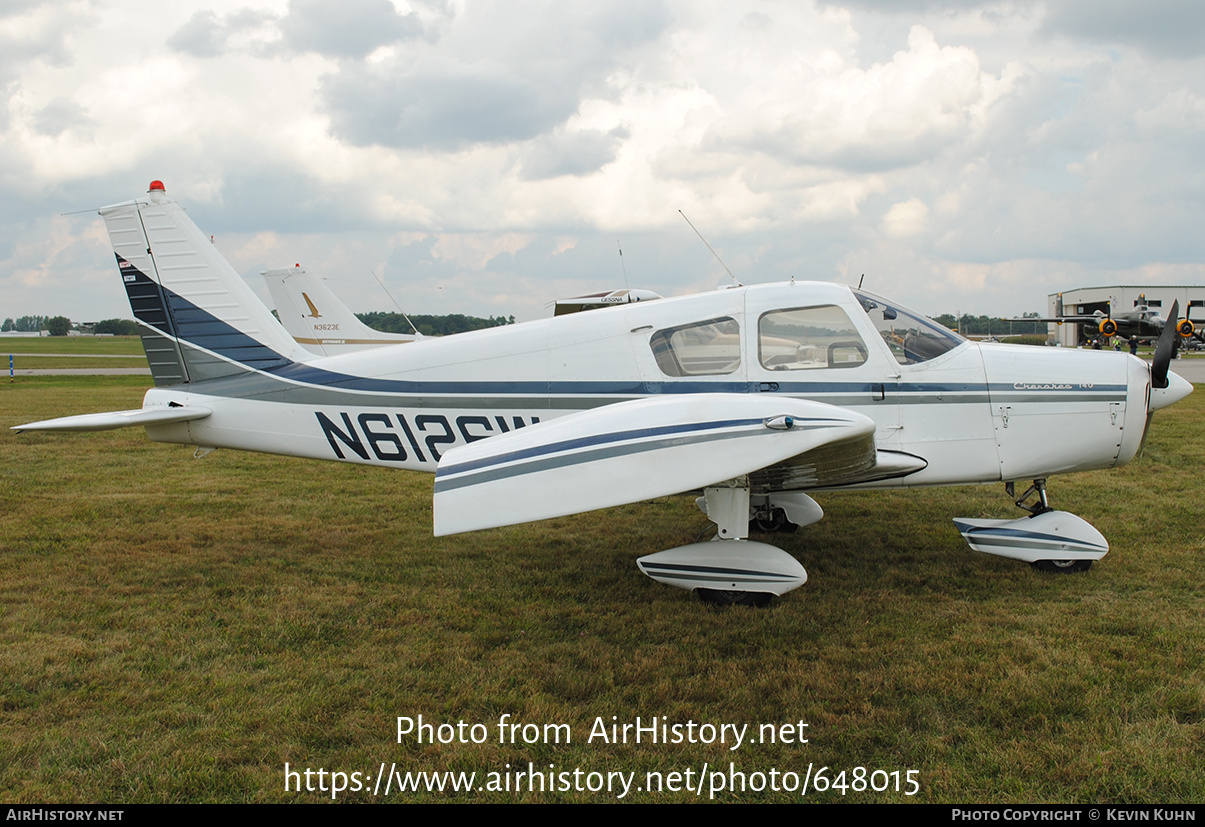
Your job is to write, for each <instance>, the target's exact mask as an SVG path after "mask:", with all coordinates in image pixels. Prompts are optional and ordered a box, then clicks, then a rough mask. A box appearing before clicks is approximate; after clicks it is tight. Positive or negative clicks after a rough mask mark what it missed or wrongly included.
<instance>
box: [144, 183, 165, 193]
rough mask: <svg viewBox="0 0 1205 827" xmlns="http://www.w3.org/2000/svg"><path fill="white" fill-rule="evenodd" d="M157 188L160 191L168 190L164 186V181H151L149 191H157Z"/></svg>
mask: <svg viewBox="0 0 1205 827" xmlns="http://www.w3.org/2000/svg"><path fill="white" fill-rule="evenodd" d="M156 190H158V191H159V192H166V191H167V190H166V188H165V187H164V186H163V182H162V181H151V186H150V187H149V188H148V189H147V192H155V191H156Z"/></svg>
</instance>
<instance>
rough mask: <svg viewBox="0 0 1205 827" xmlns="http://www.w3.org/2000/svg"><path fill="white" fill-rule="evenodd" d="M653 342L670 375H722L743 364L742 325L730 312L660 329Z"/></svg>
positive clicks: (660, 362) (652, 344)
mask: <svg viewBox="0 0 1205 827" xmlns="http://www.w3.org/2000/svg"><path fill="white" fill-rule="evenodd" d="M649 345H650V346H651V347H652V349H653V356H654V357H655V358H656V359H657V367H659V368H661V372H662V373H664V374H665V375H666V376H706V375H721V374H727V373H735V372H736V371H737V370H738V369H739V368H740V366H741V329H740V325H738V324H737V321H736V319H733V318H732V317H730V316H723V317H721V318H718V319H708V320H707V321H705V322H695V323H694V324H686V325H681V326H679V327H670V328H666V329H665V330H659V331H657V332H656V333H654V334H653V336H652V338H651V339H650V340H649Z"/></svg>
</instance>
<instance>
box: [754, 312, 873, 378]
mask: <svg viewBox="0 0 1205 827" xmlns="http://www.w3.org/2000/svg"><path fill="white" fill-rule="evenodd" d="M757 350H758V358H759V359H760V360H761V364H762V367H764V368H766V369H768V370H815V369H818V368H856V367H858V366H859V365H862V364H865V363H866V343H865V342H864V341H863V340H862V337H861V335H859V334H858V331H857V329H856V328H855V327H854V325H853V322H851V321H850V320H849V316H848V315H847V314H846V313H845V311H844V310H842V309H841V308H840V307H836V306H834V305H825V306H822V307H799V308H795V309H794V310H774V311H771V312H769V313H766V314H765V315H764V316H762V317H761V320H760V321H759V322H758V330H757Z"/></svg>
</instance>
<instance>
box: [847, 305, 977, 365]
mask: <svg viewBox="0 0 1205 827" xmlns="http://www.w3.org/2000/svg"><path fill="white" fill-rule="evenodd" d="M854 295H855V296H857V297H858V301H859V302H861V303H862V309H863V310H865V311H866V315H867V316H869V317H870V320H871V321H872V322H873V323H874V326H875V327H876V328H878V331H879V335H880V336H882V337H883V341H884V342H886V343H887V347H888V348H890V349H891V354H892V355H893V356H895V360H896V361H897V362H899V363H900V364H901V365H915V364H918V363H920V362H927V361H929V360H930V359H933V358H935V357H938V356H940V355H942V354H943V353H946V352H948V351H951V350H953V349H954V348H956V347H958V346H959V345H961V344H962V343H963V342H965V341H966V339H964V338H962V337H961V336H959V335H958V334H957V333H955V332H954V331H952V330H949V329H947V328H944V327H942V326H941V325H939V324H938V323H937V322H935V321H933V320H932V319H927V318H925V317H924V316H922V315H920V314H919V313H914V312H912V311H911V310H907V309H905V308H903V307H900V306H899V305H898V304H894V303H892V302H889V301H887V299H884V298H882V297H880V296H876V295H874V294H873V293H863V292H862V291H861V290H855V291H854Z"/></svg>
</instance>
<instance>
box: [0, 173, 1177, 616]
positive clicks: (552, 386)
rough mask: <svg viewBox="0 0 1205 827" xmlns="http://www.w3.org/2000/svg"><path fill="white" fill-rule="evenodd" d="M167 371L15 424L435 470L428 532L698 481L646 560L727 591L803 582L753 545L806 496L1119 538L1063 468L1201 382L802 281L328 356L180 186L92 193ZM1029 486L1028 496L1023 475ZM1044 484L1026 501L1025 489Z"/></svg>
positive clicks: (815, 509)
mask: <svg viewBox="0 0 1205 827" xmlns="http://www.w3.org/2000/svg"><path fill="white" fill-rule="evenodd" d="M100 214H101V215H102V216H103V217H104V220H105V224H106V226H107V227H108V231H109V236H110V238H111V240H112V242H113V249H114V251H115V253H116V257H117V265H118V269H119V272H120V273H121V278H122V283H123V284H124V285H125V288H126V293H127V296H128V298H129V301H130V306H131V307H132V308H133V311H134V315H135V316H136V318H137V319H138V322H139V323H140V324H141V326H142V329H143V333H142V339H143V344H144V345H145V348H146V352H147V358H148V360H149V362H150V366H151V371H152V374H153V375H154V379H155V387H154V388H152V389H151V390H149V391H147V394H146V397H145V399H144V400H143V406H142V408H140V409H139V410H136V411H121V412H116V413H102V414H87V415H84V416H71V417H66V418H63V419H55V420H49V421H46V422H35V423H31V424H28V425H22V426H18V428H17V429H16V430H19V431H20V430H63V431H89V430H101V429H106V428H120V427H125V426H129V425H142V426H145V427H146V430H147V434H148V435H149V436H150V438H151V439H153V440H156V441H159V442H174V443H183V444H189V445H196V446H198V447H200V448H204V449H212V448H238V449H242V450H248V451H263V452H267V453H274V454H284V455H289V456H300V457H311V458H314V459H327V460H337V461H343V462H355V463H362V464H368V465H382V466H387V467H393V468H409V469H414V470H419V471H434V472H435V474H436V476H435V509H434V511H435V533H436V534H437V535H446V534H455V533H457V532H462V531H472V530H477V529H485V528H491V527H495V526H502V525H509V524H513V523H521V522H526V521H530V520H540V519H544V518H548V517H556V516H561V515H567V514H576V513H580V512H584V511H589V510H592V509H597V508H604V507H608V506H614V505H619V504H622V503H630V502H636V501H639V500H644V499H648V498H651V497H661V496H665V495H669V494H677V493H682V492H701V496H699V497H698V502H699V505H700V507H701V508H702V509H703V510H704V511H705V512H706V514H707V516H708V518H709V519H710V520H711V521H713V522H714V523H715V524H716V531H717V534H716V539H715V540H714V541H712V542H704V543H696V544H694V545H688V546H684V547H681V548H676V549H671V550H669V551H663V552H660V553H657V554H652V555H650V556H647V557H643V558H641V559H640V560H639V561H638V565H639V567H640V569H641V570H642V571H643V572H645V573H646V574H648V575H649V576H651V577H653V578H655V579H657V580H659V581H661V582H663V583H668V584H670V585H674V586H679V587H682V588H686V589H691V590H699V591H700V593H701V594H702V595H704V596H705V597H708V598H710V599H713V600H717V601H720V602H749V603H762V602H765V601H767V600H768V599H769V598H770V596H772V595H780V594H782V593H784V592H786V591H788V590H790V589H793V588H795V587H797V586H800V585H802V584H803V583H804V582H805V581H806V579H807V574H806V572H805V571H804V569H803V567H802V566H801V565H799V563H798V562H797V561H796V560H795V559H794V558H793V557H791V556H790V555H788V554H787V553H786V552H784V551H782V550H781V549H778V548H775V547H774V546H772V545H768V544H766V543H758V542H751V541H750V540H749V539H748V534H749V526H750V522H751V521H753V522H754V523H756V524H757V525H759V526H760V527H762V528H763V529H768V528H774V527H789V526H791V525H796V526H798V525H807V524H810V523H813V522H815V521H816V520H819V519H820V518H821V517H822V516H823V511H822V510H821V508H820V506H819V505H817V504H816V502H815V501H814V500H813V499H812V498H811V497H810V496H809V492H814V491H822V490H831V489H838V488H862V489H867V488H869V489H873V488H893V487H912V486H917V487H921V486H939V485H959V484H964V483H985V482H992V481H999V482H1004V483H1006V485H1007V488H1008V490H1009V492H1010V494H1013V496H1014V499H1016V500H1017V504H1018V505H1020V506H1022V507H1023V508H1025V509H1026V511H1027V514H1026V516H1023V517H1021V518H1019V519H1016V520H957V521H956V522H957V524H958V527H959V529H960V530H961V531H962V532H963V534H964V536H965V537H966V539H967V541H968V543H970V545H971V546H972V548H976V549H978V550H980V551H985V552H988V553H991V554H997V555H1003V556H1005V557H1012V558H1015V559H1018V560H1023V561H1027V562H1031V563H1035V564H1039V565H1040V566H1042V567H1044V568H1050V569H1054V570H1059V571H1070V570H1076V569H1082V568H1086V567H1087V566H1090V565H1091V561H1093V560H1096V559H1099V558H1100V557H1102V556H1103V555H1104V554H1105V553H1106V551H1108V545H1107V543H1106V542H1105V540H1104V538H1103V537H1101V536H1100V534H1099V533H1098V532H1097V531H1096V530H1095V529H1093V528H1092V527H1091V526H1090V525H1088V524H1087V523H1086V522H1084V521H1083V520H1081V519H1079V518H1078V517H1076V516H1074V515H1072V514H1067V513H1066V512H1060V511H1054V510H1053V509H1051V508H1050V506H1049V504H1048V501H1047V490H1046V481H1047V479H1048V478H1049V477H1051V476H1054V475H1056V474H1061V473H1069V472H1073V471H1086V470H1091V469H1097V468H1111V467H1114V466H1119V465H1123V464H1125V463H1127V462H1129V461H1130V460H1131V459H1133V458H1134V456H1135V455H1136V454H1137V453H1138V450H1139V447H1140V446H1141V445H1142V441H1143V437H1144V436H1145V434H1146V430H1147V428H1148V427H1149V424H1150V414H1151V412H1152V411H1155V410H1157V409H1159V408H1162V407H1164V406H1166V405H1170V404H1172V403H1173V402H1176V401H1177V400H1179V399H1181V398H1183V397H1184V396H1185V395H1187V394H1188V393H1190V392H1191V390H1192V386H1191V385H1189V384H1188V383H1187V382H1186V381H1184V380H1183V379H1181V378H1180V377H1179V376H1176V375H1175V374H1174V373H1171V372H1169V371H1168V365H1169V363H1170V360H1171V357H1172V355H1173V354H1174V350H1175V345H1176V340H1175V332H1174V329H1175V313H1176V311H1175V310H1173V315H1172V324H1171V325H1168V326H1167V327H1166V328H1165V330H1164V340H1165V341H1161V343H1160V347H1159V349H1158V355H1157V356H1156V359H1155V364H1154V366H1153V368H1148V366H1147V365H1146V364H1145V363H1144V362H1142V361H1140V360H1138V359H1136V358H1134V357H1131V356H1130V355H1128V354H1125V353H1115V352H1108V351H1072V350H1064V349H1053V348H1032V347H1022V346H1009V345H999V344H986V343H975V342H970V341H967V340H966V339H963V338H962V337H960V336H958V335H956V334H954V333H952V332H950V331H949V330H946V329H945V328H943V327H941V326H939V325H937V324H935V323H933V322H932V321H930V320H928V319H926V318H924V317H923V316H920V315H917V314H915V313H912V312H910V311H908V310H906V309H905V308H903V307H901V306H899V305H897V304H895V303H894V302H890V301H887V300H885V299H882V298H880V297H878V296H873V295H871V294H869V293H865V292H862V291H859V290H853V289H850V288H849V287H844V286H840V285H836V284H829V283H818V282H798V283H791V284H767V285H757V286H750V287H736V288H732V289H726V290H717V291H715V292H711V293H703V294H699V295H692V296H684V297H679V298H667V299H658V300H656V301H648V302H639V303H635V302H633V303H627V304H622V305H619V306H616V307H611V308H606V309H603V310H598V311H596V312H591V313H581V314H573V315H571V316H567V317H557V318H551V319H544V320H541V321H536V322H528V323H524V324H517V325H508V326H505V327H499V328H491V329H488V330H483V331H476V332H473V333H464V334H460V335H457V336H451V337H446V338H422V339H418V340H416V341H413V342H408V343H404V344H398V345H393V346H388V347H378V348H373V349H368V350H363V351H360V352H353V353H344V354H337V355H332V356H320V355H317V354H314V353H311V352H309V351H307V350H305V349H303V348H302V347H301V346H300V345H298V344H297V343H296V342H295V341H294V340H293V338H292V337H291V336H289V334H288V333H287V332H286V331H285V330H284V329H283V328H282V327H281V326H280V325H279V324H278V323H277V322H276V320H275V319H274V318H273V317H272V315H271V313H270V312H269V311H268V309H267V308H266V307H265V306H264V305H263V304H262V303H261V302H260V301H259V300H258V299H257V298H256V297H255V294H254V293H253V292H252V291H251V290H250V288H249V287H248V286H247V285H246V284H245V283H244V282H243V280H242V279H241V278H240V277H239V275H238V274H237V273H236V272H235V271H234V270H233V268H231V267H230V265H229V264H228V263H227V262H226V261H225V260H224V259H223V258H222V257H221V256H220V255H219V253H218V252H217V250H216V248H215V247H214V246H213V245H212V244H210V243H209V240H208V239H207V238H206V236H205V235H204V234H202V233H201V232H200V231H199V230H198V229H197V228H196V226H195V225H193V223H192V222H191V221H190V220H189V219H188V218H187V216H186V215H185V214H184V211H183V210H182V209H181V208H180V207H179V205H177V204H176V202H175V201H173V200H171V199H169V198H167V196H166V194H165V191H164V189H163V185H162V184H160V183H159V182H157V181H156V182H154V183H153V184H152V185H151V189H150V191H149V193H148V195H147V196H146V197H143V198H139V199H137V200H134V201H129V202H126V203H122V204H116V205H114V206H111V207H106V208H104V209H102V210H101V211H100ZM1018 480H1020V481H1022V482H1024V483H1028V482H1030V481H1032V485H1029V490H1028V491H1027V492H1026V493H1025V494H1023V495H1022V496H1021V497H1020V498H1016V497H1015V492H1014V489H1013V485H1014V482H1015V481H1018ZM1031 496H1033V497H1035V498H1036V499H1035V501H1034V502H1033V504H1031V505H1026V502H1027V501H1028V500H1029V498H1030V497H1031Z"/></svg>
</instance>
